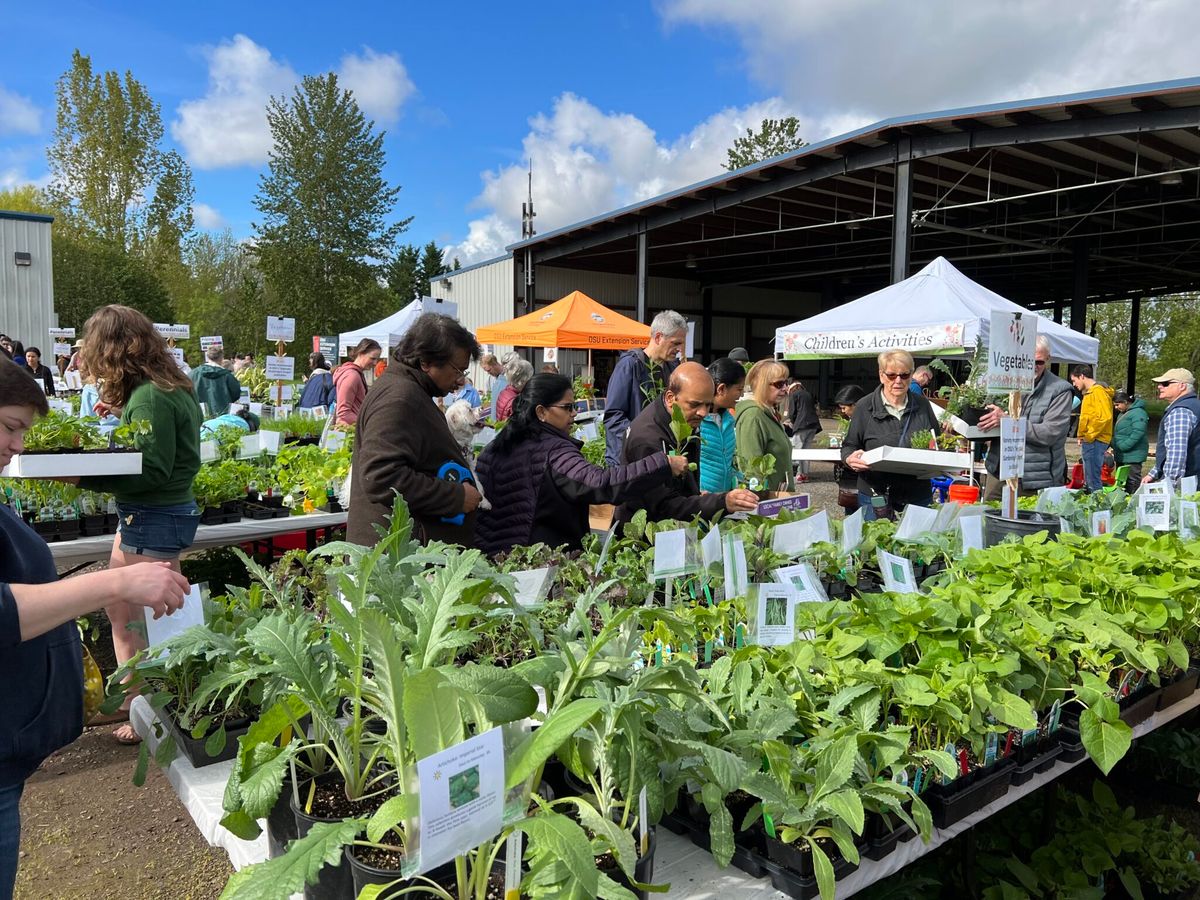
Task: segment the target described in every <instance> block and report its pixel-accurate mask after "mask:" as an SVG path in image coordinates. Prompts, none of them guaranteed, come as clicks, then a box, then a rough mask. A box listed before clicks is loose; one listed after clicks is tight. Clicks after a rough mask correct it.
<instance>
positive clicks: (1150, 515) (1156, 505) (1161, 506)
mask: <svg viewBox="0 0 1200 900" xmlns="http://www.w3.org/2000/svg"><path fill="white" fill-rule="evenodd" d="M1137 524H1138V528H1152V529H1154V530H1155V531H1166V530H1168V529H1169V528H1170V527H1171V499H1170V498H1169V497H1160V496H1157V495H1155V494H1143V495H1142V496H1141V497H1138V509H1137Z"/></svg>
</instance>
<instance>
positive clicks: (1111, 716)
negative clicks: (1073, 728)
mask: <svg viewBox="0 0 1200 900" xmlns="http://www.w3.org/2000/svg"><path fill="white" fill-rule="evenodd" d="M1118 715H1119V713H1118V710H1117V705H1116V703H1114V702H1113V701H1112V700H1109V699H1107V698H1104V699H1103V700H1102V701H1101V702H1100V703H1097V704H1095V705H1094V706H1092V707H1090V708H1088V709H1085V710H1084V711H1083V712H1082V713H1080V714H1079V736H1080V737H1081V738H1082V739H1083V747H1084V749H1085V750H1087V752H1088V756H1090V757H1091V758H1092V761H1093V762H1095V763H1096V765H1097V766H1098V767H1099V768H1100V771H1101V772H1103V773H1104V774H1105V775H1107V774H1108V773H1109V772H1110V771H1112V767H1113V766H1115V765H1116V764H1117V763H1118V762H1120V760H1121V757H1123V756H1124V755H1125V754H1126V753H1127V752H1128V751H1129V746H1130V744H1131V743H1133V729H1132V728H1130V727H1129V726H1128V725H1127V724H1126V723H1124V722H1122V721H1121V720H1120V719H1119V718H1118Z"/></svg>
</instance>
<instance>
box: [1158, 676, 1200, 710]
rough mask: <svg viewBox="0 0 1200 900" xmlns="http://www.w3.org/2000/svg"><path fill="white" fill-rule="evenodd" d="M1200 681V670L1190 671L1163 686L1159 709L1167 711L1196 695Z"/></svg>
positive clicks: (1159, 698) (1160, 693) (1160, 692)
mask: <svg viewBox="0 0 1200 900" xmlns="http://www.w3.org/2000/svg"><path fill="white" fill-rule="evenodd" d="M1197 681H1200V669H1189V670H1188V671H1186V672H1183V673H1182V674H1181V675H1180V677H1179V678H1177V679H1176V680H1175V681H1172V682H1171V683H1170V684H1165V685H1163V689H1162V690H1161V691H1159V694H1158V708H1159V709H1166V708H1167V707H1168V706H1171V705H1172V704H1174V703H1178V702H1179V701H1180V700H1186V699H1187V698H1188V697H1190V696H1192V694H1194V693H1196V684H1197Z"/></svg>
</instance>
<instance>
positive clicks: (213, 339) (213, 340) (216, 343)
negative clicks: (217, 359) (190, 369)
mask: <svg viewBox="0 0 1200 900" xmlns="http://www.w3.org/2000/svg"><path fill="white" fill-rule="evenodd" d="M224 346H225V342H224V341H223V340H222V339H221V336H220V335H219V334H210V335H207V336H205V337H202V338H200V349H201V350H207V349H208V348H209V347H224Z"/></svg>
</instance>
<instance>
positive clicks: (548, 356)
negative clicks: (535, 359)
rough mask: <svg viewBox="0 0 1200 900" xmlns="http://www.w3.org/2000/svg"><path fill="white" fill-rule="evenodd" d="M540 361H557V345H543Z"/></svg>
mask: <svg viewBox="0 0 1200 900" xmlns="http://www.w3.org/2000/svg"><path fill="white" fill-rule="evenodd" d="M542 362H546V363H557V362H558V348H557V347H543V348H542Z"/></svg>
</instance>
